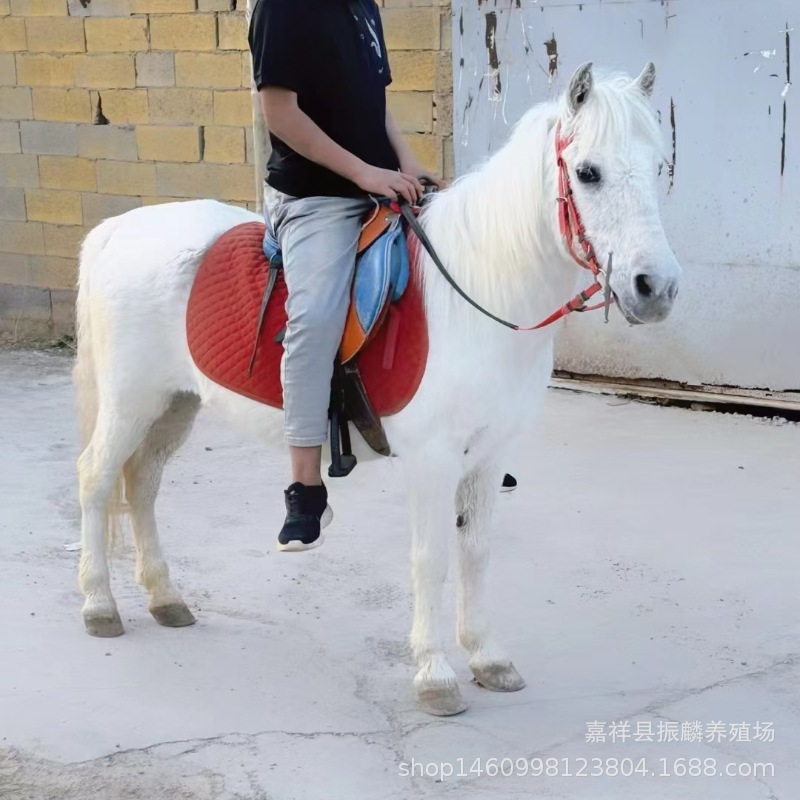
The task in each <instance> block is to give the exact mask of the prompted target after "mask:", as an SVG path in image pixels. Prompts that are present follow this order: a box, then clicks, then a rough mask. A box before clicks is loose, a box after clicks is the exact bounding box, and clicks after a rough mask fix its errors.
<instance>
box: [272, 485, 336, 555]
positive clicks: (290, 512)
mask: <svg viewBox="0 0 800 800" xmlns="http://www.w3.org/2000/svg"><path fill="white" fill-rule="evenodd" d="M284 494H285V495H286V520H285V521H284V523H283V528H281V532H280V533H279V534H278V544H277V549H278V550H284V551H298V550H310V549H311V548H312V547H319V545H321V544H322V540H323V538H324V537H323V536H322V534H321V529H322V528H324V527H325V526H326V525H327V524H328V523H329V522H330V521H331V519H332V517H333V513H332V512H331V510H330V508H329V507H328V491H327V489H326V488H325V486H324V485H323V486H305V485H304V484H302V483H293V484H292V485H291V486H290V487H289V488H288V489H287V490H286V491H285V492H284Z"/></svg>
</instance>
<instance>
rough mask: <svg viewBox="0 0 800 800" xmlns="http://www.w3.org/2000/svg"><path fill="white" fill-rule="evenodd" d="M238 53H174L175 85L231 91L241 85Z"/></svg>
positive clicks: (239, 55)
mask: <svg viewBox="0 0 800 800" xmlns="http://www.w3.org/2000/svg"><path fill="white" fill-rule="evenodd" d="M241 80H242V56H241V54H240V53H176V54H175V85H176V86H198V87H202V88H209V89H233V88H238V87H239V86H241V85H242V83H241Z"/></svg>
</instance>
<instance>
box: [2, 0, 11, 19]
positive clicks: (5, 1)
mask: <svg viewBox="0 0 800 800" xmlns="http://www.w3.org/2000/svg"><path fill="white" fill-rule="evenodd" d="M10 13H11V3H10V2H9V0H0V17H5V16H6V15H8V14H10Z"/></svg>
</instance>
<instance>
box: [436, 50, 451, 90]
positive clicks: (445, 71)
mask: <svg viewBox="0 0 800 800" xmlns="http://www.w3.org/2000/svg"><path fill="white" fill-rule="evenodd" d="M436 91H437V92H445V93H448V94H452V93H453V59H452V58H451V56H450V53H437V54H436Z"/></svg>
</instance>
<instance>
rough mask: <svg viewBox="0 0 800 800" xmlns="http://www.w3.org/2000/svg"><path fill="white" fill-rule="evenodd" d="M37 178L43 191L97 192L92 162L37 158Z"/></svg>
mask: <svg viewBox="0 0 800 800" xmlns="http://www.w3.org/2000/svg"><path fill="white" fill-rule="evenodd" d="M39 178H40V180H41V183H42V186H43V187H44V188H45V189H72V190H74V191H76V192H96V191H97V169H96V165H95V162H94V161H90V160H89V159H87V158H75V157H74V156H39Z"/></svg>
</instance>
